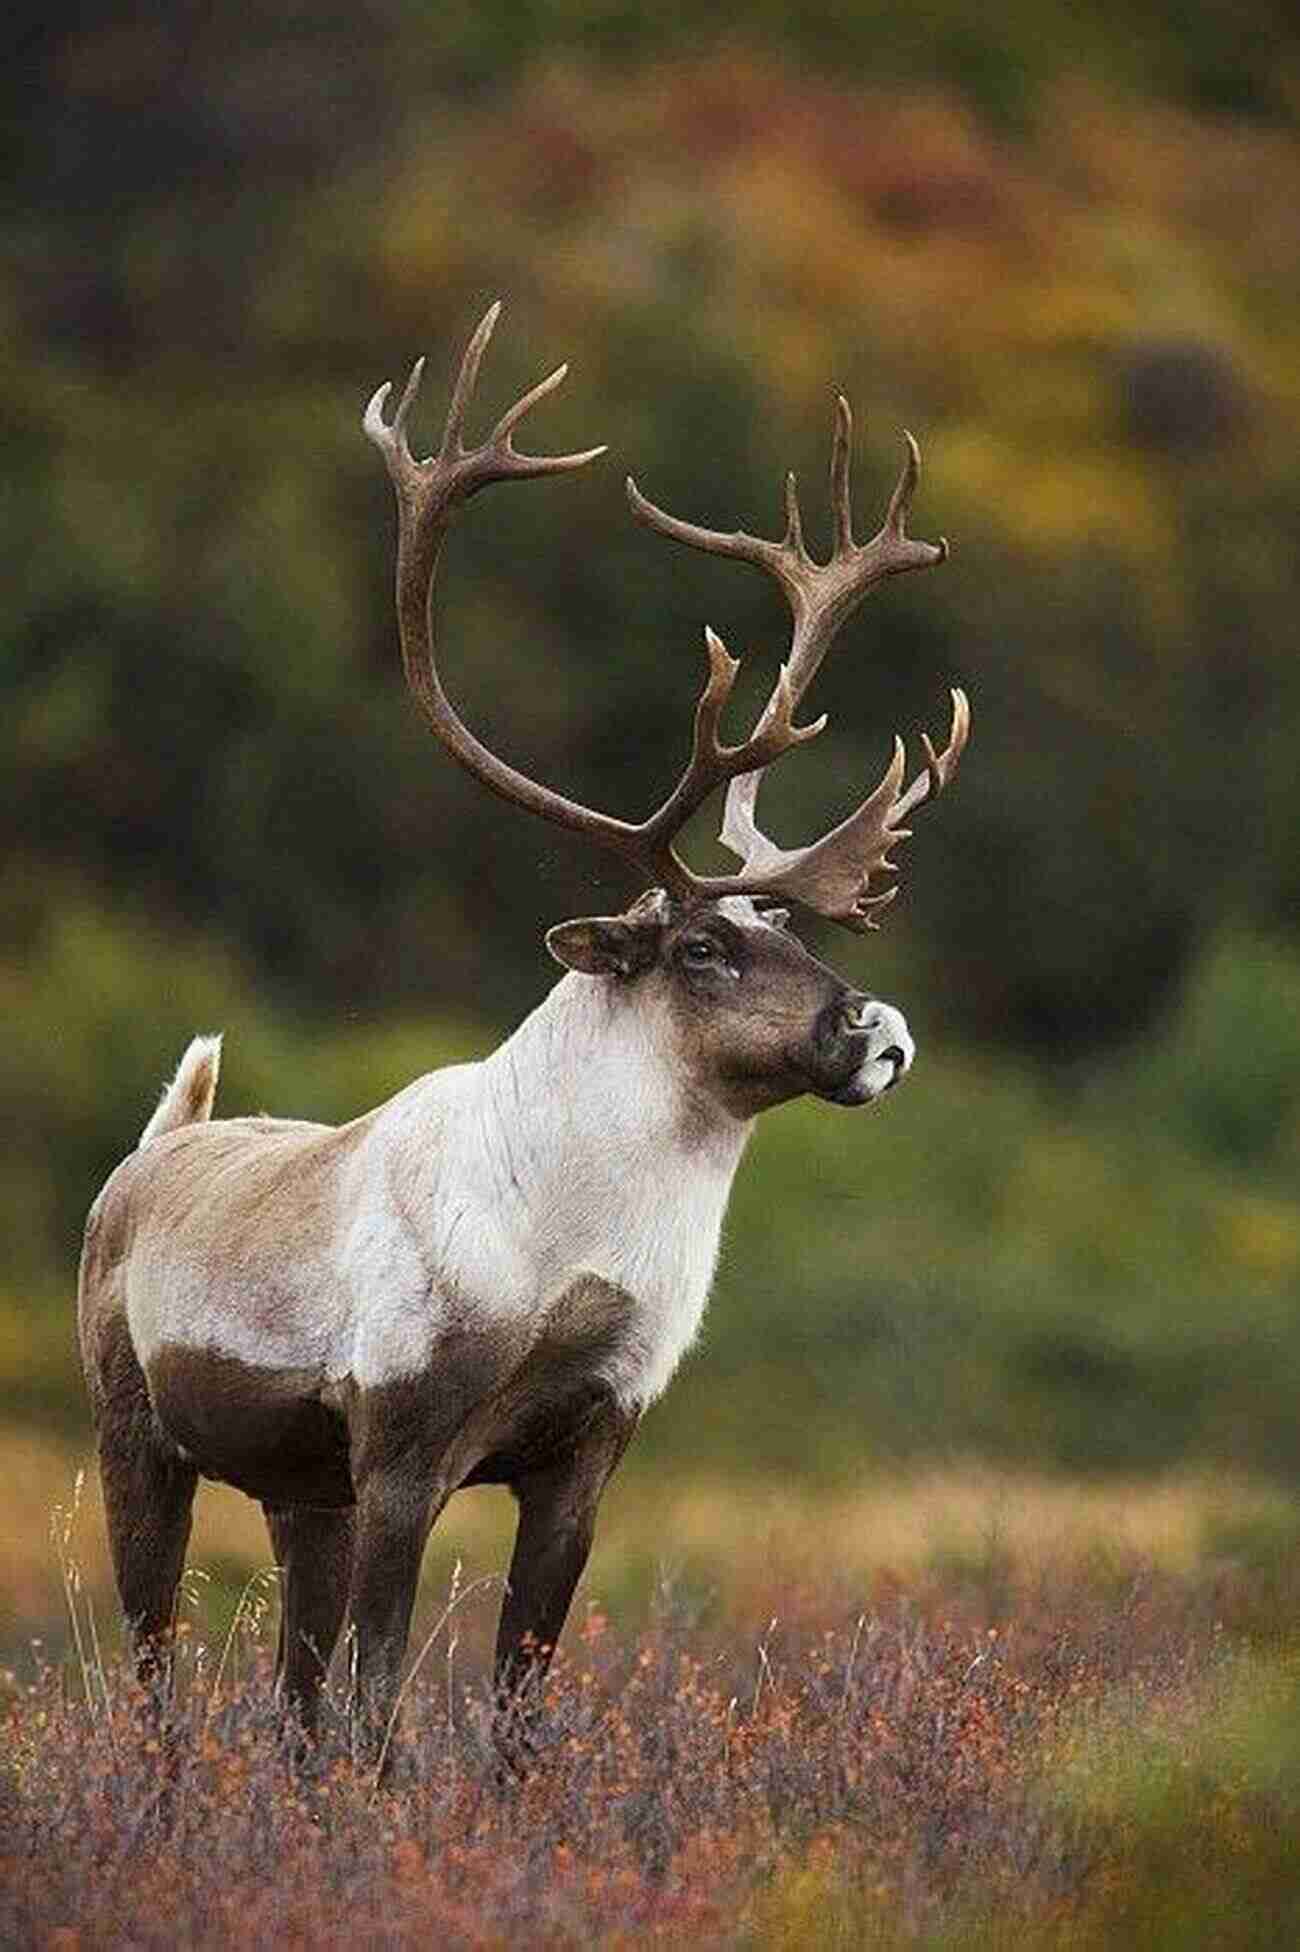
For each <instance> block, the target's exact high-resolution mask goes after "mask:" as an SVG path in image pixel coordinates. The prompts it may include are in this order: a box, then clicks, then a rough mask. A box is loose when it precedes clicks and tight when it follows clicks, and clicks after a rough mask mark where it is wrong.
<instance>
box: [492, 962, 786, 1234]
mask: <svg viewBox="0 0 1300 1952" xmlns="http://www.w3.org/2000/svg"><path fill="white" fill-rule="evenodd" d="M639 989H640V985H639V984H636V985H624V984H622V983H619V982H615V981H613V980H611V979H608V978H604V977H593V976H582V975H577V974H574V973H570V974H569V975H567V976H564V977H563V978H562V979H561V980H560V981H559V982H558V983H557V984H556V985H555V987H554V988H553V989H552V990H551V991H550V993H549V995H548V996H547V997H546V998H545V999H544V1000H543V1001H542V1002H541V1003H540V1004H539V1005H538V1006H537V1008H536V1009H535V1010H533V1011H532V1012H531V1014H530V1015H529V1016H527V1017H526V1018H525V1019H524V1021H523V1022H522V1023H521V1024H520V1025H519V1027H518V1029H517V1030H515V1031H514V1033H513V1034H512V1035H511V1036H510V1037H508V1038H507V1039H506V1041H505V1042H504V1043H503V1044H501V1045H500V1046H499V1047H498V1049H496V1050H495V1051H494V1052H493V1053H492V1054H491V1056H490V1057H488V1058H487V1059H485V1060H484V1063H483V1075H482V1082H483V1088H484V1092H485V1094H486V1099H485V1109H486V1112H487V1116H488V1118H489V1121H490V1124H491V1126H492V1128H493V1130H494V1131H495V1132H497V1133H498V1134H500V1135H502V1142H503V1144H504V1145H505V1146H506V1147H507V1148H508V1151H509V1154H510V1164H509V1177H510V1182H511V1190H512V1191H513V1192H514V1193H516V1194H517V1195H519V1196H520V1197H522V1198H523V1199H525V1200H526V1201H527V1202H528V1203H529V1204H530V1205H532V1206H534V1207H535V1208H538V1209H540V1210H542V1211H545V1210H547V1209H548V1208H550V1209H551V1210H555V1211H558V1210H560V1209H561V1208H563V1209H564V1210H567V1211H571V1210H572V1206H573V1200H574V1195H575V1193H576V1192H578V1191H579V1190H580V1189H581V1188H582V1187H583V1186H584V1185H585V1186H586V1188H587V1190H588V1191H589V1192H591V1193H594V1192H595V1191H596V1190H597V1188H598V1187H603V1188H605V1189H607V1190H608V1192H609V1194H610V1197H611V1198H613V1199H614V1200H615V1204H617V1189H618V1187H619V1186H620V1184H622V1183H624V1182H625V1181H626V1180H627V1178H628V1176H629V1175H635V1176H636V1180H637V1187H638V1190H637V1199H638V1204H644V1200H645V1195H646V1192H647V1186H648V1185H649V1186H653V1185H655V1184H661V1185H662V1186H663V1188H664V1192H665V1194H666V1195H668V1196H669V1197H671V1195H672V1194H673V1193H674V1192H675V1191H676V1188H677V1186H678V1185H679V1183H680V1179H681V1177H682V1176H683V1175H687V1176H693V1177H695V1178H697V1179H699V1180H701V1181H720V1182H721V1190H722V1200H723V1203H724V1204H725V1199H726V1193H727V1191H728V1190H729V1188H730V1185H731V1180H732V1177H733V1176H734V1174H735V1171H736V1168H737V1166H738V1165H739V1164H740V1159H741V1156H742V1154H743V1152H744V1150H745V1145H746V1142H747V1140H748V1138H749V1134H750V1131H751V1129H752V1124H753V1121H752V1120H750V1119H737V1118H735V1117H733V1116H732V1115H731V1114H730V1113H729V1112H727V1111H726V1110H725V1109H724V1108H723V1107H722V1106H721V1105H719V1104H718V1103H717V1102H716V1101H714V1100H713V1099H712V1098H710V1096H709V1095H708V1094H707V1093H706V1092H705V1091H703V1090H702V1089H699V1088H697V1087H694V1086H693V1085H692V1084H691V1083H690V1081H689V1079H688V1078H687V1076H686V1075H685V1073H684V1069H683V1066H682V1063H681V1060H680V1057H679V1055H678V1053H677V1051H676V1048H675V1044H674V1040H673V1036H672V1029H671V1025H670V1024H669V1022H668V1021H667V1012H666V1010H661V1009H660V1008H657V1007H656V1005H655V1003H654V1001H653V1000H652V999H651V998H650V997H648V996H645V995H642V994H638V993H637V992H638V991H639ZM720 1217H721V1216H720V1215H719V1218H720Z"/></svg>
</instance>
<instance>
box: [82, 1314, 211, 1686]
mask: <svg viewBox="0 0 1300 1952" xmlns="http://www.w3.org/2000/svg"><path fill="white" fill-rule="evenodd" d="M103 1357H104V1360H103V1363H102V1367H101V1370H100V1374H99V1377H98V1383H99V1387H98V1388H97V1389H96V1391H95V1392H94V1394H95V1398H96V1411H97V1415H96V1426H97V1439H98V1446H99V1469H100V1477H101V1479H102V1482H103V1487H104V1515H105V1519H106V1521H107V1526H108V1542H109V1548H110V1551H111V1553H112V1557H113V1569H114V1572H115V1573H116V1575H117V1588H118V1592H119V1594H120V1596H121V1600H122V1610H123V1612H124V1614H125V1615H126V1623H127V1629H128V1631H129V1633H130V1636H131V1642H132V1647H133V1650H134V1655H135V1665H136V1673H137V1675H138V1677H139V1679H140V1681H141V1683H142V1684H143V1685H144V1686H145V1687H146V1688H148V1689H150V1690H151V1692H153V1693H154V1695H155V1696H156V1698H157V1701H158V1703H159V1705H160V1706H161V1705H165V1703H166V1702H167V1701H168V1699H169V1698H170V1693H171V1681H172V1641H173V1634H174V1629H175V1624H176V1594H177V1589H178V1587H179V1585H180V1578H181V1573H182V1571H183V1569H184V1566H185V1548H186V1546H187V1545H188V1544H189V1537H190V1519H191V1515H192V1511H193V1506H194V1492H195V1488H196V1486H197V1484H198V1472H197V1470H196V1469H195V1467H194V1466H193V1464H191V1463H190V1462H189V1461H188V1460H187V1459H186V1458H184V1457H182V1456H181V1454H180V1453H179V1452H178V1451H177V1450H176V1449H175V1448H174V1447H172V1446H170V1445H168V1444H167V1443H166V1441H165V1440H164V1438H163V1437H162V1436H161V1434H160V1432H159V1430H158V1428H157V1425H156V1423H155V1421H154V1414H153V1407H152V1405H151V1404H150V1401H149V1394H148V1391H147V1390H146V1388H145V1381H144V1375H143V1373H142V1371H141V1369H140V1365H139V1363H138V1362H137V1361H136V1358H135V1351H134V1350H133V1349H132V1347H131V1344H130V1340H129V1337H128V1335H127V1332H126V1326H125V1323H122V1324H121V1325H120V1328H119V1330H118V1332H116V1333H111V1334H110V1335H109V1337H108V1338H107V1339H106V1347H105V1348H104V1350H103Z"/></svg>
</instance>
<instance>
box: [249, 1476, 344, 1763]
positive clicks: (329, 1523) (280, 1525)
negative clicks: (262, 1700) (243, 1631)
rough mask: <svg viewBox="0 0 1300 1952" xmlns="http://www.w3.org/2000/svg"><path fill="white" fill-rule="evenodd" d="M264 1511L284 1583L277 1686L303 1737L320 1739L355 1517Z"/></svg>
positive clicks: (291, 1510)
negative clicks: (318, 1731) (324, 1695)
mask: <svg viewBox="0 0 1300 1952" xmlns="http://www.w3.org/2000/svg"><path fill="white" fill-rule="evenodd" d="M264 1509H265V1511H266V1523H267V1529H268V1530H269V1532H270V1534H271V1549H272V1551H273V1552H274V1553H275V1560H276V1564H277V1565H278V1566H279V1568H280V1582H281V1590H280V1642H279V1647H278V1650H277V1652H276V1660H275V1678H276V1687H277V1689H278V1690H279V1693H280V1696H281V1698H282V1700H283V1701H284V1703H285V1705H286V1706H287V1707H288V1708H290V1709H291V1710H292V1711H293V1713H294V1714H295V1715H296V1716H297V1718H298V1720H299V1722H300V1723H301V1725H302V1729H303V1732H304V1733H305V1734H307V1735H314V1734H315V1732H316V1725H317V1722H318V1720H319V1717H320V1699H321V1694H322V1692H323V1690H324V1686H325V1676H326V1674H327V1672H328V1671H329V1664H330V1656H331V1655H332V1654H333V1652H334V1647H335V1643H336V1642H337V1640H338V1637H339V1629H340V1627H341V1626H342V1624H343V1613H344V1609H345V1608H346V1606H347V1599H348V1587H349V1585H350V1583H351V1578H352V1550H353V1537H354V1531H355V1525H354V1514H353V1512H352V1511H351V1510H350V1509H344V1510H342V1511H314V1510H311V1509H309V1508H307V1507H305V1506H286V1507H284V1508H282V1509H280V1510H276V1509H274V1508H272V1507H270V1506H267V1507H265V1508H264Z"/></svg>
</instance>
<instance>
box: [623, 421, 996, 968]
mask: <svg viewBox="0 0 1300 1952" xmlns="http://www.w3.org/2000/svg"><path fill="white" fill-rule="evenodd" d="M852 437H853V415H852V412H851V410H850V408H849V403H848V401H847V400H846V399H845V398H844V395H843V394H837V396H836V401H835V433H834V438H833V441H832V444H831V466H830V484H831V511H832V517H833V525H834V540H833V543H832V548H831V556H830V560H829V562H826V563H818V562H815V561H814V560H813V558H812V556H811V555H810V554H809V553H808V549H807V546H806V544H805V542H804V536H803V519H802V516H801V514H800V510H799V497H798V492H797V489H796V486H795V478H794V476H793V474H788V475H787V476H786V482H785V507H786V525H785V534H784V536H783V537H782V538H781V540H780V541H779V542H772V541H769V540H767V539H766V538H765V537H763V536H754V535H749V534H747V533H745V532H744V531H743V530H736V531H733V532H731V533H724V532H722V531H720V530H717V529H706V528H701V527H699V526H698V525H697V524H695V523H694V522H684V521H682V520H681V519H680V518H679V517H677V516H675V515H669V514H667V513H665V511H664V510H663V509H661V508H657V507H656V506H655V504H654V503H653V502H651V501H648V500H647V499H646V497H645V496H644V495H643V494H642V493H641V492H640V490H639V489H638V487H637V485H636V483H635V481H633V480H632V478H631V476H629V477H628V482H627V492H628V500H629V501H630V503H631V505H632V511H633V513H634V514H635V515H636V516H637V517H638V519H639V520H640V521H642V522H644V523H645V524H646V526H647V527H648V528H652V529H655V530H657V531H658V533H659V534H660V535H666V536H669V537H671V538H672V540H673V541H675V542H685V543H689V544H690V545H691V547H692V548H695V549H703V550H705V551H707V552H708V553H709V554H711V555H718V556H732V557H735V558H736V559H737V560H739V561H741V562H749V563H755V564H756V565H757V566H758V567H759V568H760V569H763V570H766V571H767V573H768V574H769V575H770V576H772V577H774V578H775V580H776V582H777V583H778V584H779V585H780V587H781V589H782V591H783V592H784V594H785V598H786V601H787V602H788V604H789V606H790V613H791V618H792V623H793V629H792V635H791V641H790V655H789V657H788V659H787V660H786V662H785V663H784V664H783V665H782V667H781V672H780V676H779V677H778V679H777V683H776V686H775V687H774V689H773V691H772V695H771V697H770V698H769V699H768V702H767V704H766V705H765V707H764V708H763V711H762V713H761V714H760V716H759V720H758V724H757V726H756V728H755V731H756V734H757V733H759V732H761V731H762V728H763V727H764V726H765V725H766V723H767V721H768V717H769V715H770V714H772V713H773V712H774V711H777V710H779V711H781V712H783V713H786V714H788V713H789V711H790V710H791V709H792V706H793V705H795V704H797V703H798V701H799V700H800V699H801V698H802V697H803V695H804V693H805V691H806V690H807V688H808V686H809V685H810V684H811V682H812V680H813V677H814V676H815V675H816V672H817V669H818V667H819V665H820V664H821V661H822V659H823V657H824V656H825V655H826V652H827V650H828V649H829V647H830V644H831V641H832V639H833V638H834V636H835V634H836V632H837V631H838V630H839V629H840V627H841V625H843V624H844V623H845V622H846V621H847V619H848V618H849V617H850V616H851V615H852V614H853V612H854V610H856V609H857V607H858V605H859V604H860V603H861V601H862V599H863V598H864V597H865V596H866V594H867V592H868V590H870V589H872V588H874V586H875V585H876V584H877V583H880V582H883V581H884V579H885V578H886V577H887V576H899V575H902V574H904V573H905V572H906V571H908V570H912V569H931V568H933V567H934V566H935V565H936V564H938V563H941V562H943V561H944V560H945V559H946V557H947V554H948V544H947V542H946V541H944V540H940V541H939V542H937V543H931V542H917V541H914V540H913V539H912V538H911V537H910V536H909V535H908V534H907V530H906V522H907V516H908V512H909V510H910V508H911V504H912V496H913V494H914V492H915V490H916V484H917V480H918V478H919V475H920V468H921V456H920V451H919V449H918V448H917V445H916V442H915V441H914V440H913V438H912V436H911V435H910V434H906V433H905V434H904V437H903V438H904V440H905V442H906V446H907V453H906V457H905V459H904V463H903V469H902V473H901V474H900V475H899V478H898V481H897V484H896V485H895V488H894V492H893V494H892V495H891V496H890V499H889V507H888V509H887V511H886V514H885V520H884V524H883V526H882V527H881V529H880V531H879V533H878V534H877V535H875V536H873V537H872V539H871V540H870V541H869V542H866V543H863V544H861V545H859V544H858V543H855V542H854V540H853V515H852V506H851V501H850V490H849V460H850V452H851V446H852ZM824 722H825V721H824V719H823V720H820V721H819V722H818V723H819V725H820V724H824ZM969 731H970V706H969V703H968V701H967V698H966V694H965V693H964V692H963V691H960V690H956V689H954V691H953V692H952V730H951V732H950V734H949V737H948V743H947V745H946V746H945V747H944V750H943V752H942V753H936V752H935V749H934V747H933V745H932V744H931V742H930V740H929V738H928V737H927V736H926V735H925V734H924V733H923V734H922V744H923V747H924V749H925V756H926V769H925V771H924V772H923V773H921V774H920V775H919V776H918V777H917V778H916V779H915V780H914V781H913V782H912V784H911V786H910V787H908V788H907V790H906V791H905V792H904V791H901V790H900V789H901V788H902V786H903V780H904V778H905V776H906V763H907V762H906V753H905V751H904V747H903V743H902V740H901V739H899V738H898V737H897V736H895V740H894V753H893V757H892V759H891V761H890V763H889V766H888V767H887V768H886V770H885V773H884V775H883V777H882V778H881V780H880V782H879V784H878V785H877V786H876V788H875V789H874V791H873V792H872V793H870V794H869V795H868V797H867V798H866V799H865V800H864V801H863V802H862V804H861V806H860V807H859V808H858V809H857V811H856V812H855V813H853V814H850V816H849V818H848V819H847V820H845V821H842V822H841V823H840V825H839V826H838V827H836V828H834V829H832V831H831V832H830V833H828V834H825V835H823V837H822V838H821V839H820V840H818V841H814V842H813V843H811V844H810V845H809V846H807V847H801V848H794V849H789V850H787V849H784V848H781V847H778V846H777V845H776V844H775V842H773V841H771V840H769V839H768V837H767V836H766V834H764V833H762V832H761V830H760V829H759V827H758V824H757V822H756V820H755V817H754V808H755V803H756V801H757V798H758V789H759V786H760V785H761V783H762V778H763V773H762V770H759V769H756V770H755V771H753V772H750V773H745V774H742V775H739V776H738V777H736V778H735V779H733V780H732V781H731V783H730V785H729V787H728V790H727V802H726V808H725V812H724V815H723V822H722V831H721V834H720V836H719V838H720V839H721V840H722V842H723V845H724V846H725V847H727V848H728V849H729V850H730V851H731V853H733V854H735V855H737V856H738V857H739V858H740V860H741V861H742V862H743V863H744V865H743V867H742V869H741V871H740V873H739V874H738V875H735V876H732V877H729V881H728V885H730V886H732V887H735V888H738V889H744V890H745V891H746V892H748V893H752V894H771V895H784V896H788V897H789V898H790V899H792V900H795V901H798V902H800V903H802V904H803V905H804V906H805V907H807V908H811V909H813V910H815V911H816V912H817V913H818V914H822V915H826V916H828V917H829V918H830V919H831V920H833V921H837V922H840V923H842V924H843V925H844V926H845V927H847V928H852V929H855V930H862V929H868V928H874V927H875V926H876V922H875V919H874V912H873V911H874V910H876V909H878V908H883V907H884V906H885V904H886V903H888V902H890V901H892V900H893V898H894V895H895V893H896V890H895V889H894V888H886V889H884V890H883V891H882V892H881V893H880V894H876V895H872V894H869V893H868V888H869V885H870V881H871V877H872V875H873V874H876V873H878V872H881V871H884V872H887V873H892V872H894V863H893V862H892V861H891V860H890V859H889V850H890V848H891V847H892V846H893V845H894V843H895V842H896V841H900V840H906V839H907V838H908V835H909V831H910V830H909V829H907V828H905V827H904V826H903V825H902V822H903V820H904V819H905V818H906V817H907V815H908V814H909V813H911V812H912V811H913V810H914V809H915V808H916V807H918V806H920V805H921V804H922V802H923V801H925V800H927V799H934V798H935V797H937V795H938V794H939V793H940V792H942V790H943V788H944V787H945V786H946V785H947V783H948V781H949V780H950V779H951V777H952V775H953V773H954V771H955V770H956V766H957V762H958V760H959V759H960V757H961V753H962V749H963V747H964V746H965V744H966V739H967V736H968V734H969Z"/></svg>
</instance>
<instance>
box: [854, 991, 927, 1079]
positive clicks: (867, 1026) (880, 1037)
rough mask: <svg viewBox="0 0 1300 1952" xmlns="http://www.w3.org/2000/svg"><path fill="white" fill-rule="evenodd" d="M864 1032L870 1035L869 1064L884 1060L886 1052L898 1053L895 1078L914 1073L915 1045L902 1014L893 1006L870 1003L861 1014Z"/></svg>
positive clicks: (868, 1043) (868, 1045) (868, 1047)
mask: <svg viewBox="0 0 1300 1952" xmlns="http://www.w3.org/2000/svg"><path fill="white" fill-rule="evenodd" d="M862 1028H863V1029H864V1030H865V1031H866V1032H867V1034H868V1042H867V1059H868V1062H871V1061H872V1060H873V1059H880V1058H883V1057H884V1056H885V1055H886V1053H887V1052H897V1053H898V1056H897V1058H896V1059H895V1060H894V1061H895V1064H896V1075H897V1076H898V1077H900V1078H901V1077H902V1076H903V1075H904V1074H905V1073H906V1072H908V1071H910V1070H911V1068H912V1059H913V1058H914V1057H915V1056H916V1045H915V1044H914V1043H913V1042H912V1033H911V1031H910V1030H909V1029H908V1027H907V1018H906V1017H905V1016H904V1015H903V1013H902V1011H901V1010H896V1009H895V1008H894V1006H893V1004H892V1003H868V1004H867V1006H866V1009H865V1010H864V1011H863V1014H862Z"/></svg>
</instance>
